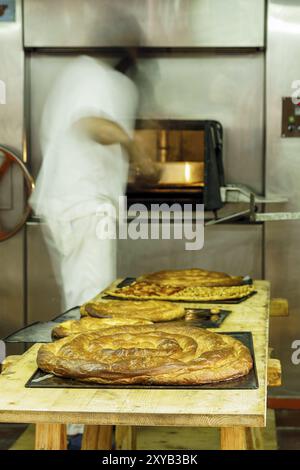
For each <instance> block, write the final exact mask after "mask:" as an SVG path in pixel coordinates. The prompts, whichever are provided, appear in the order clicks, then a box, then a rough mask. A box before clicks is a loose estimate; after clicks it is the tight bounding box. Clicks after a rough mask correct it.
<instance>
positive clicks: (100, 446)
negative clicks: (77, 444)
mask: <svg viewBox="0 0 300 470" xmlns="http://www.w3.org/2000/svg"><path fill="white" fill-rule="evenodd" d="M112 433H113V427H112V426H97V425H96V426H94V425H88V426H84V433H83V437H82V444H81V450H111V448H112Z"/></svg>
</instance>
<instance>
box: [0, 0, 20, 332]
mask: <svg viewBox="0 0 300 470" xmlns="http://www.w3.org/2000/svg"><path fill="white" fill-rule="evenodd" d="M23 74H24V54H23V48H22V11H21V0H17V2H16V21H14V22H9V23H5V22H1V23H0V80H2V81H3V82H4V83H5V85H6V104H0V144H2V145H6V146H8V147H11V148H13V149H15V150H16V151H17V152H18V153H19V154H21V155H22V143H23V142H22V141H23V83H24V80H23ZM14 173H15V170H13V171H12V179H11V184H10V190H11V191H12V192H13V198H12V202H13V204H12V208H13V209H12V210H11V211H10V210H8V211H5V217H6V218H7V222H8V223H9V221H10V219H12V218H13V217H14V210H16V211H17V210H18V208H19V207H20V206H21V205H23V204H24V201H23V185H22V176H21V175H20V174H14ZM8 190H9V189H8ZM18 206H19V207H18ZM3 212H4V211H2V213H1V217H4V214H3ZM23 249H24V237H23V231H22V232H20V233H18V234H17V235H16V236H15V237H14V238H12V239H10V240H7V241H5V242H2V243H0V266H1V287H0V290H1V295H0V332H1V335H2V334H7V333H9V332H11V331H13V330H14V329H16V328H20V327H21V326H23V323H24V291H23V268H24V264H23V263H24V257H23V255H24V252H23Z"/></svg>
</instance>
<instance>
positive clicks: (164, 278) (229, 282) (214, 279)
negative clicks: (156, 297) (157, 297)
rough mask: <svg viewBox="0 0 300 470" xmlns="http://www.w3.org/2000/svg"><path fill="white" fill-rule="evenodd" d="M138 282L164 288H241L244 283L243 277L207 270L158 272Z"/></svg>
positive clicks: (140, 278)
mask: <svg viewBox="0 0 300 470" xmlns="http://www.w3.org/2000/svg"><path fill="white" fill-rule="evenodd" d="M137 281H138V282H139V281H143V282H149V283H155V284H159V285H163V286H178V287H185V286H190V285H192V286H197V287H217V286H219V287H225V286H240V285H241V284H242V283H243V278H242V277H241V276H230V275H229V274H225V273H221V272H216V271H206V270H205V269H197V268H195V269H177V270H176V269H174V270H170V271H158V272H155V273H151V274H145V275H143V276H140V277H138V278H137Z"/></svg>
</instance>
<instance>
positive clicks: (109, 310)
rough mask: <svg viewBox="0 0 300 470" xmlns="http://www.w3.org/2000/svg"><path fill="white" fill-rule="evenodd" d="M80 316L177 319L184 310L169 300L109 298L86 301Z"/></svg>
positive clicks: (183, 313) (159, 319)
mask: <svg viewBox="0 0 300 470" xmlns="http://www.w3.org/2000/svg"><path fill="white" fill-rule="evenodd" d="M80 312H81V315H82V316H85V315H90V316H91V317H99V318H103V317H114V316H115V315H117V316H118V317H120V316H123V317H124V318H125V319H126V320H127V319H128V318H144V319H146V320H150V321H152V322H162V321H171V320H177V319H179V318H182V317H184V315H185V310H184V307H182V306H181V305H174V304H173V303H171V302H160V301H155V300H149V301H148V302H139V301H135V302H134V301H133V302H132V301H127V302H125V301H123V300H111V301H109V302H88V303H87V304H84V305H82V307H81V308H80Z"/></svg>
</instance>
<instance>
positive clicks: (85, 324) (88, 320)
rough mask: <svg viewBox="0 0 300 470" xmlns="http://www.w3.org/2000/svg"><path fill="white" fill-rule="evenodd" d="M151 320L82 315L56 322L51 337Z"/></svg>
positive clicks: (137, 323) (148, 322) (62, 336)
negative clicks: (77, 318)
mask: <svg viewBox="0 0 300 470" xmlns="http://www.w3.org/2000/svg"><path fill="white" fill-rule="evenodd" d="M151 324H152V322H151V321H149V320H146V319H145V318H138V317H136V318H127V319H126V318H125V317H124V316H121V317H118V316H114V317H112V318H110V317H108V318H93V317H83V318H81V319H80V320H68V321H65V322H63V323H60V324H58V326H56V327H55V328H53V330H52V337H53V338H64V337H65V336H70V335H74V334H79V333H89V332H92V331H102V330H104V329H105V328H111V327H113V326H124V325H151Z"/></svg>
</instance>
